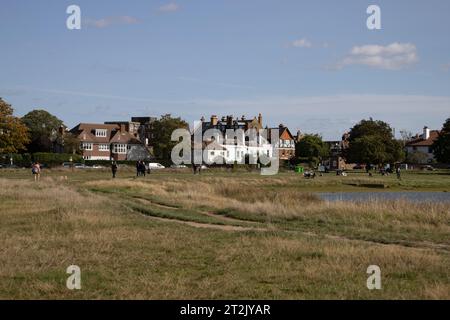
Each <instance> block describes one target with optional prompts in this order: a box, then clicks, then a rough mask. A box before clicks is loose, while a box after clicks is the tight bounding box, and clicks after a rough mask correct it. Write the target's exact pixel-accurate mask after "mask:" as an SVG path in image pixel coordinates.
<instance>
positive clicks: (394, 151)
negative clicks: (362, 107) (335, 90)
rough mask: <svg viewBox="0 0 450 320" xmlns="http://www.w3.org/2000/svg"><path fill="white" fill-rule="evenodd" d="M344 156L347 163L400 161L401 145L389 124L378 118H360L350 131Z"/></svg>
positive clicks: (401, 158) (381, 163)
mask: <svg viewBox="0 0 450 320" xmlns="http://www.w3.org/2000/svg"><path fill="white" fill-rule="evenodd" d="M348 143H349V145H348V148H346V149H344V152H343V154H344V157H345V159H346V161H347V162H348V163H363V164H378V165H383V164H387V163H395V162H397V161H402V160H403V158H404V152H403V150H402V145H401V143H400V142H399V141H397V140H396V139H395V138H394V135H393V132H392V129H391V127H390V126H389V124H387V123H386V122H383V121H379V120H373V119H369V120H361V122H359V123H358V124H356V125H355V126H354V127H353V128H352V129H351V131H350V136H349V138H348Z"/></svg>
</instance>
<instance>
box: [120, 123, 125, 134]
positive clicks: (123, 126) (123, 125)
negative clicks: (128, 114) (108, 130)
mask: <svg viewBox="0 0 450 320" xmlns="http://www.w3.org/2000/svg"><path fill="white" fill-rule="evenodd" d="M120 133H125V124H124V123H121V124H120Z"/></svg>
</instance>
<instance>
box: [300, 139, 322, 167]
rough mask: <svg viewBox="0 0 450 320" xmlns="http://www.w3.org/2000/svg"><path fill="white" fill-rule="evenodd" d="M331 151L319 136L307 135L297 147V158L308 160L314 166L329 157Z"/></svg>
mask: <svg viewBox="0 0 450 320" xmlns="http://www.w3.org/2000/svg"><path fill="white" fill-rule="evenodd" d="M329 151H330V150H329V147H328V145H327V144H326V143H324V142H323V140H322V137H321V136H319V135H317V134H305V135H304V136H303V137H302V139H301V140H300V141H299V142H297V144H296V146H295V153H296V157H297V158H304V159H307V161H308V162H310V163H313V164H314V165H317V163H318V162H320V161H321V160H322V159H323V158H325V157H327V156H328V155H329Z"/></svg>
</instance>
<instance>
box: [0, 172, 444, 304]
mask: <svg viewBox="0 0 450 320" xmlns="http://www.w3.org/2000/svg"><path fill="white" fill-rule="evenodd" d="M64 177H67V179H65V178H64ZM346 178H348V179H346ZM356 180H358V181H366V180H370V181H372V182H373V181H374V180H376V181H378V180H379V181H382V182H383V183H385V184H387V185H388V186H389V190H393V191H397V190H398V191H400V190H416V191H417V190H419V191H428V190H430V191H431V190H434V191H436V190H440V191H445V190H447V191H448V190H449V189H450V188H449V186H450V175H448V174H447V173H446V172H439V173H435V172H433V173H415V174H404V175H403V180H402V181H401V182H398V181H396V179H395V178H394V177H392V176H390V177H383V178H382V177H374V179H369V178H368V177H366V176H364V175H362V174H352V175H349V177H336V176H333V175H331V174H330V175H328V176H324V177H319V178H318V179H316V180H305V179H302V178H300V177H299V176H297V175H294V174H290V173H282V174H280V175H277V176H273V177H261V176H259V175H257V174H253V173H228V172H221V171H219V172H214V173H211V172H210V173H206V174H204V175H202V176H193V175H192V174H190V173H188V172H179V173H174V172H161V173H157V174H152V175H151V176H149V177H147V178H145V179H143V178H141V179H135V178H134V177H133V171H131V170H125V169H122V170H121V171H120V175H119V178H118V179H116V180H112V179H110V177H109V172H108V171H106V170H105V171H78V172H71V171H67V170H52V171H47V172H45V175H44V176H43V177H42V180H41V181H40V182H39V183H34V182H33V181H31V177H30V173H29V172H28V170H15V171H7V170H0V230H2V232H1V233H0V241H1V243H2V246H0V298H2V299H17V298H20V299H36V298H37V299H55V298H60V299H79V298H83V299H84V298H87V299H169V298H172V299H247V298H248V299H330V298H331V299H449V298H450V280H449V279H450V272H449V270H450V268H449V267H450V255H449V254H450V238H449V237H448V235H449V234H450V205H449V204H448V203H434V204H433V203H410V202H407V201H403V200H402V201H390V202H368V203H343V202H335V203H327V202H323V201H321V200H320V199H319V198H317V196H315V195H314V194H313V192H315V191H345V190H350V191H352V190H355V191H361V190H366V189H365V188H363V187H358V186H353V185H348V183H349V181H356ZM368 190H369V191H374V189H368ZM187 223H188V224H187ZM189 223H191V224H189ZM197 226H205V228H203V227H201V228H200V227H197ZM234 227H245V228H242V229H234ZM71 264H76V265H78V266H80V268H81V270H82V290H79V291H70V290H68V289H67V288H66V286H65V281H66V279H67V277H68V275H67V274H66V273H65V271H66V268H67V267H68V266H69V265H71ZM372 264H376V265H379V266H380V267H381V270H382V287H383V288H382V290H374V291H370V290H368V289H367V288H366V279H367V277H368V275H367V274H366V269H367V267H368V266H369V265H372Z"/></svg>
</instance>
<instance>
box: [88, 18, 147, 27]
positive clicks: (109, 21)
mask: <svg viewBox="0 0 450 320" xmlns="http://www.w3.org/2000/svg"><path fill="white" fill-rule="evenodd" d="M136 23H139V19H137V18H135V17H131V16H116V17H106V18H101V19H90V18H87V19H84V20H83V24H84V25H87V26H91V27H95V28H107V27H110V26H112V25H129V24H136Z"/></svg>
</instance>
